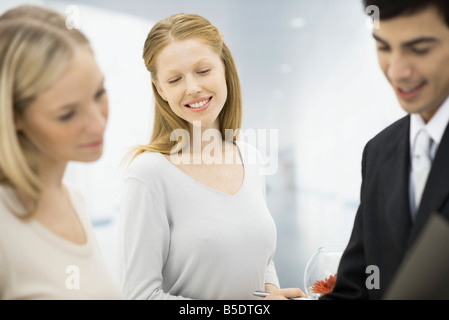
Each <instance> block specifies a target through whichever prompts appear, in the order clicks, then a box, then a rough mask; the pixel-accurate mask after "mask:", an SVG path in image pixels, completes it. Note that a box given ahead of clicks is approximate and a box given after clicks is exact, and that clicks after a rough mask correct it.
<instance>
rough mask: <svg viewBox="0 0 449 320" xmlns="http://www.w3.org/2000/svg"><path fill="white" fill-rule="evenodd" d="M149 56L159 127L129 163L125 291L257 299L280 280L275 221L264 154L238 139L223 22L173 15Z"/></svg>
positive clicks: (234, 84) (232, 69)
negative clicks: (269, 204)
mask: <svg viewBox="0 0 449 320" xmlns="http://www.w3.org/2000/svg"><path fill="white" fill-rule="evenodd" d="M143 58H144V61H145V65H146V67H147V69H148V70H149V71H150V73H151V78H152V88H153V93H154V96H155V121H154V126H153V135H152V138H151V141H150V143H149V144H148V145H145V146H139V147H137V150H136V151H135V154H134V158H133V160H132V162H131V164H130V167H129V168H128V171H127V175H126V178H125V181H124V188H123V195H122V201H121V222H120V226H121V227H120V230H121V231H120V241H119V243H120V248H119V270H120V279H121V285H122V288H123V290H124V291H123V292H124V295H125V298H128V299H254V298H256V297H255V296H254V295H253V292H254V291H255V290H270V291H271V290H275V289H277V288H278V287H279V282H278V278H277V274H276V271H275V267H274V263H273V256H274V253H275V247H276V228H275V224H274V222H273V220H272V217H271V215H270V213H269V211H268V208H267V205H266V201H265V185H264V179H263V176H262V175H261V174H260V168H259V166H258V164H257V162H255V161H249V159H252V160H254V159H255V158H257V157H258V152H257V150H256V149H254V148H253V147H251V146H249V145H247V144H244V143H242V142H236V140H237V137H238V129H239V128H240V125H241V118H242V101H241V93H240V83H239V78H238V75H237V70H236V66H235V64H234V60H233V58H232V55H231V53H230V51H229V49H228V47H227V46H226V44H225V43H224V42H223V39H222V35H221V34H220V32H219V30H218V29H217V28H216V27H215V26H213V25H212V24H211V23H210V22H209V21H208V20H206V19H204V18H203V17H201V16H198V15H193V14H176V15H173V16H171V17H169V18H167V19H165V20H163V21H160V22H158V23H157V24H156V25H155V26H154V27H153V28H152V30H151V31H150V33H149V35H148V37H147V39H146V42H145V46H144V52H143Z"/></svg>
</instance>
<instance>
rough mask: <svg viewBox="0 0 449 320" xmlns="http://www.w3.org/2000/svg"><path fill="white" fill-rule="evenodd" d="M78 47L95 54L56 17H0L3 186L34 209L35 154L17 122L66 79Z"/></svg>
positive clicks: (35, 11)
mask: <svg viewBox="0 0 449 320" xmlns="http://www.w3.org/2000/svg"><path fill="white" fill-rule="evenodd" d="M79 46H85V47H86V48H89V49H90V45H89V41H88V40H87V39H86V37H85V36H84V35H83V34H82V33H81V32H80V31H78V30H76V29H67V28H66V24H65V18H64V17H63V16H62V15H60V14H59V13H57V12H55V11H52V10H49V9H45V8H41V7H36V6H28V5H27V6H20V7H17V8H15V9H11V10H9V11H7V12H5V13H4V14H3V15H1V16H0V183H1V184H4V185H9V186H11V187H13V188H14V189H15V190H16V191H19V192H20V194H22V195H24V196H25V197H26V198H27V199H29V200H30V201H31V203H32V205H33V206H35V205H36V204H37V202H38V200H39V195H40V193H41V184H40V181H39V179H38V175H37V173H38V167H37V164H36V161H35V155H36V149H35V147H34V146H33V145H32V144H31V142H30V141H29V140H28V139H27V137H26V136H25V135H24V134H23V133H22V132H18V131H17V130H16V128H15V119H16V117H18V116H20V115H21V114H23V112H24V111H25V110H26V108H27V107H28V106H29V105H30V103H32V102H33V101H34V99H35V98H36V97H37V96H38V95H39V94H40V93H42V92H43V91H44V90H46V89H47V88H48V87H49V86H50V85H51V84H52V83H53V82H54V81H55V80H56V79H57V78H58V77H59V76H60V75H61V74H62V73H63V71H64V70H65V69H66V68H67V66H68V64H69V63H70V61H71V57H72V56H73V53H74V50H75V48H76V47H79ZM28 214H29V215H30V214H31V212H28Z"/></svg>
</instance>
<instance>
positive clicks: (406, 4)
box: [363, 0, 449, 27]
mask: <svg viewBox="0 0 449 320" xmlns="http://www.w3.org/2000/svg"><path fill="white" fill-rule="evenodd" d="M363 4H364V6H365V8H367V7H368V6H371V5H374V6H377V7H378V8H379V13H380V17H379V18H380V20H387V19H390V18H396V17H398V16H406V15H412V14H415V13H418V12H420V11H422V10H425V9H427V8H428V7H431V6H434V7H435V8H436V9H437V10H438V12H440V14H441V16H442V17H443V18H444V21H445V22H446V25H447V26H448V27H449V0H363Z"/></svg>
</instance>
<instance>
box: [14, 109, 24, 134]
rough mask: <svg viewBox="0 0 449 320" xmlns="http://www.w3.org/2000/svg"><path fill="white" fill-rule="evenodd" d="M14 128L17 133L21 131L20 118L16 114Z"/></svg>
mask: <svg viewBox="0 0 449 320" xmlns="http://www.w3.org/2000/svg"><path fill="white" fill-rule="evenodd" d="M14 127H15V128H16V131H17V132H20V131H22V130H23V124H22V117H21V116H20V115H19V114H17V113H14Z"/></svg>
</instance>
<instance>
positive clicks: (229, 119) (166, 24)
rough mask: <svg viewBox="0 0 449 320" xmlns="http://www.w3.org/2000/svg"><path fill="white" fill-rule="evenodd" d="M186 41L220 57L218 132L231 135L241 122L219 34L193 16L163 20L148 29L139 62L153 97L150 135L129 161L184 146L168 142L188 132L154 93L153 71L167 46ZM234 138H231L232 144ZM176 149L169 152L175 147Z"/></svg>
mask: <svg viewBox="0 0 449 320" xmlns="http://www.w3.org/2000/svg"><path fill="white" fill-rule="evenodd" d="M188 39H199V40H201V41H203V42H204V43H206V44H207V45H209V46H210V47H211V48H213V49H214V50H215V52H216V53H217V54H218V55H219V56H220V57H221V59H222V61H223V64H224V68H225V77H226V85H227V89H228V96H227V99H226V102H225V105H224V107H223V110H222V111H221V113H220V115H219V123H220V131H221V134H222V137H225V130H226V129H232V130H234V131H236V130H237V132H238V129H240V127H241V122H242V97H241V89H240V80H239V77H238V74H237V68H236V65H235V62H234V59H233V57H232V54H231V52H230V50H229V48H228V47H227V46H226V44H225V43H224V41H223V37H222V35H221V33H220V31H219V30H218V29H217V28H216V27H215V26H214V25H212V24H211V23H210V22H209V21H208V20H207V19H205V18H203V17H201V16H199V15H196V14H184V13H179V14H174V15H172V16H170V17H168V18H167V19H165V20H162V21H160V22H158V23H156V24H155V25H154V26H153V28H152V29H151V31H150V33H149V34H148V36H147V39H146V41H145V45H144V50H143V59H144V62H145V66H146V67H147V69H148V71H149V72H150V73H151V80H152V88H153V94H154V97H155V112H154V126H153V133H152V137H151V140H150V143H149V144H148V145H139V146H137V147H135V148H134V150H132V151H131V152H133V153H134V157H133V159H134V158H135V157H136V156H138V155H139V154H141V153H142V152H145V151H154V152H160V153H164V154H170V153H171V152H178V151H179V150H180V149H181V148H182V147H183V145H184V144H185V143H187V141H186V139H184V138H183V139H182V141H179V140H178V141H171V140H170V135H171V134H172V132H173V131H174V130H178V129H184V130H185V131H187V132H188V131H189V126H188V123H187V122H186V121H185V120H183V119H181V118H180V117H178V116H177V115H176V114H175V113H174V112H173V111H172V110H171V108H170V106H169V104H168V103H167V101H165V100H164V99H163V98H162V97H161V96H160V95H159V93H158V91H157V89H156V83H157V80H158V78H157V69H156V60H157V57H158V54H159V53H160V52H161V51H162V50H163V49H164V48H165V47H166V46H167V45H169V44H170V43H171V42H174V41H182V40H188ZM237 137H238V136H234V137H233V139H234V140H235V139H236V138H237ZM175 146H176V148H173V147H175Z"/></svg>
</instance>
